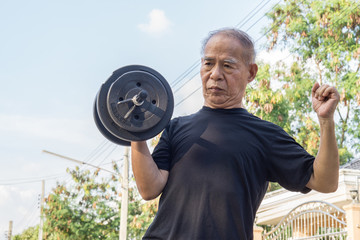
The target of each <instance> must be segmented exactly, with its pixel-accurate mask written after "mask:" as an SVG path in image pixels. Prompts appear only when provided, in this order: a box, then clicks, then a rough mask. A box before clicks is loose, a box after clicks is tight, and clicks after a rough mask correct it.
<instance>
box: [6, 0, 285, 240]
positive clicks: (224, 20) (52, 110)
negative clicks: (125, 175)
mask: <svg viewBox="0 0 360 240" xmlns="http://www.w3.org/2000/svg"><path fill="white" fill-rule="evenodd" d="M277 2H278V1H275V0H268V1H265V0H254V1H244V0H237V1H235V0H223V1H203V0H200V1H182V2H174V1H163V0H155V1H144V0H135V1H120V0H118V1H115V0H106V1H94V0H87V1H83V0H79V1H68V0H63V1H45V0H43V1H41V0H32V1H25V0H12V1H10V0H1V1H0V32H1V38H0V81H1V87H0V161H1V168H0V240H2V239H5V235H4V233H5V232H6V231H7V230H8V224H9V221H10V220H12V221H14V228H13V231H14V233H19V232H21V231H22V230H23V229H24V228H26V227H29V226H34V225H36V224H37V223H38V222H39V210H38V208H37V202H38V194H40V193H41V182H40V180H41V179H45V180H46V192H47V193H48V192H49V191H50V190H51V188H52V187H53V186H54V185H55V183H56V181H60V182H62V181H69V180H68V177H67V174H66V172H65V170H66V168H67V167H74V166H75V165H74V164H73V163H71V162H69V161H65V160H63V159H59V158H56V157H54V156H51V155H48V154H44V153H42V150H43V149H45V150H48V151H53V152H56V153H59V154H63V155H66V156H69V157H73V158H76V159H79V160H81V161H91V163H92V164H94V165H101V166H104V167H107V166H108V165H106V163H109V162H111V161H112V160H115V161H121V158H122V151H123V147H121V146H116V145H114V144H112V143H110V142H108V141H106V140H105V139H104V137H103V136H102V135H101V134H100V132H99V131H98V130H97V128H96V126H95V124H94V121H93V117H92V104H93V101H94V98H95V95H96V93H97V91H98V90H99V88H100V85H101V83H103V82H104V81H105V80H106V79H107V78H108V77H109V76H110V75H111V73H112V71H114V70H115V69H117V68H119V67H122V66H125V65H129V64H141V65H146V66H149V67H152V68H154V69H156V70H157V71H158V72H160V73H161V74H162V75H163V76H164V77H165V78H166V79H167V80H168V81H169V83H170V85H171V86H172V87H173V91H174V97H175V106H176V107H175V112H174V116H177V115H183V114H188V113H191V112H194V111H196V110H197V109H199V108H200V107H201V106H202V99H201V92H200V91H197V92H195V94H194V95H192V96H191V97H189V98H187V99H186V101H184V102H182V103H181V104H178V103H179V102H181V101H182V99H184V98H185V97H187V96H188V95H189V94H190V93H192V92H194V90H195V89H197V88H198V87H199V86H200V81H199V78H198V77H197V74H196V73H197V71H198V68H196V69H195V70H193V71H192V73H191V74H189V75H188V76H186V77H185V78H184V79H182V81H181V83H179V84H177V85H176V86H175V85H174V81H175V80H176V79H177V78H178V77H179V76H181V74H182V73H184V72H185V71H186V70H187V69H188V68H189V67H190V66H192V65H193V64H194V63H196V62H198V61H199V60H200V43H201V40H202V39H203V38H204V37H205V36H206V35H207V33H208V32H209V31H211V30H214V29H217V28H220V27H234V26H236V25H237V24H238V23H241V22H242V23H243V25H242V27H241V29H242V30H245V31H247V32H248V33H249V34H250V35H251V36H252V37H253V38H254V39H255V40H258V41H257V42H256V44H257V49H258V51H261V48H260V46H261V43H263V42H264V41H266V38H265V37H261V36H262V32H261V29H262V28H263V27H264V26H265V24H266V18H265V17H263V16H264V13H265V12H266V11H268V10H269V9H271V7H272V6H273V5H274V4H276V3H277ZM256 7H257V8H256ZM248 14H250V15H249V16H248V17H247V18H245V17H246V16H247V15H248ZM250 16H252V18H249V17H250ZM246 20H247V21H246ZM191 76H195V77H194V78H193V80H191V81H189V82H188V83H187V84H186V85H184V86H183V87H182V85H183V83H185V82H186V81H187V80H188V79H190V77H191Z"/></svg>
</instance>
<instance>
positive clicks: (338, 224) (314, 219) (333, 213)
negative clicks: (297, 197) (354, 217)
mask: <svg viewBox="0 0 360 240" xmlns="http://www.w3.org/2000/svg"><path fill="white" fill-rule="evenodd" d="M345 218H346V217H345V211H343V210H342V209H340V208H338V207H336V206H335V205H333V204H330V203H327V202H323V201H311V202H306V203H303V204H300V205H299V206H297V207H295V208H293V209H292V210H291V211H290V212H289V213H288V214H287V215H286V216H284V217H283V219H282V220H281V221H280V222H279V224H278V225H276V226H275V227H274V228H273V229H272V230H271V231H269V232H265V233H263V239H264V240H270V239H271V240H275V239H279V240H280V239H281V240H285V239H286V240H288V239H318V240H320V239H321V240H332V239H336V240H341V239H344V240H345V239H346V236H347V231H346V220H345Z"/></svg>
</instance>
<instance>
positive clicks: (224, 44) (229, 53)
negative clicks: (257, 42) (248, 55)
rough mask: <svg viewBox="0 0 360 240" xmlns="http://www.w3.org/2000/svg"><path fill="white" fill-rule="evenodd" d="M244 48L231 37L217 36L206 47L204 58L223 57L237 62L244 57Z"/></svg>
mask: <svg viewBox="0 0 360 240" xmlns="http://www.w3.org/2000/svg"><path fill="white" fill-rule="evenodd" d="M242 51H243V47H242V45H241V44H240V42H239V41H238V40H237V39H236V38H234V37H231V36H227V35H220V34H218V35H215V36H213V37H212V38H210V39H209V41H208V42H207V44H206V45H205V48H204V51H203V55H202V58H204V59H208V58H213V57H215V56H216V57H222V58H224V59H227V60H228V61H230V62H231V61H232V62H235V61H237V60H238V59H239V58H241V57H242Z"/></svg>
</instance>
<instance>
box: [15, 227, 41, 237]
mask: <svg viewBox="0 0 360 240" xmlns="http://www.w3.org/2000/svg"><path fill="white" fill-rule="evenodd" d="M38 232H39V226H35V227H29V228H27V229H25V230H24V231H23V232H22V233H21V234H17V235H15V236H14V237H13V238H12V239H13V240H38Z"/></svg>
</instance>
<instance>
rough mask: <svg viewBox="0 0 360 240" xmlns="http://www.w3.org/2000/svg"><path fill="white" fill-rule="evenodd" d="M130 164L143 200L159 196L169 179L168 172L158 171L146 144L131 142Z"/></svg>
mask: <svg viewBox="0 0 360 240" xmlns="http://www.w3.org/2000/svg"><path fill="white" fill-rule="evenodd" d="M131 162H132V169H133V173H134V176H135V181H136V185H137V188H138V190H139V193H140V195H141V196H142V198H143V199H144V200H151V199H154V198H156V197H157V196H159V195H160V193H161V192H162V190H163V189H164V187H165V185H166V182H167V180H168V177H169V172H168V171H166V170H162V169H159V168H158V167H157V165H156V163H155V162H154V160H153V158H152V156H151V154H150V151H149V148H148V146H147V144H146V142H144V141H142V142H131Z"/></svg>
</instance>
